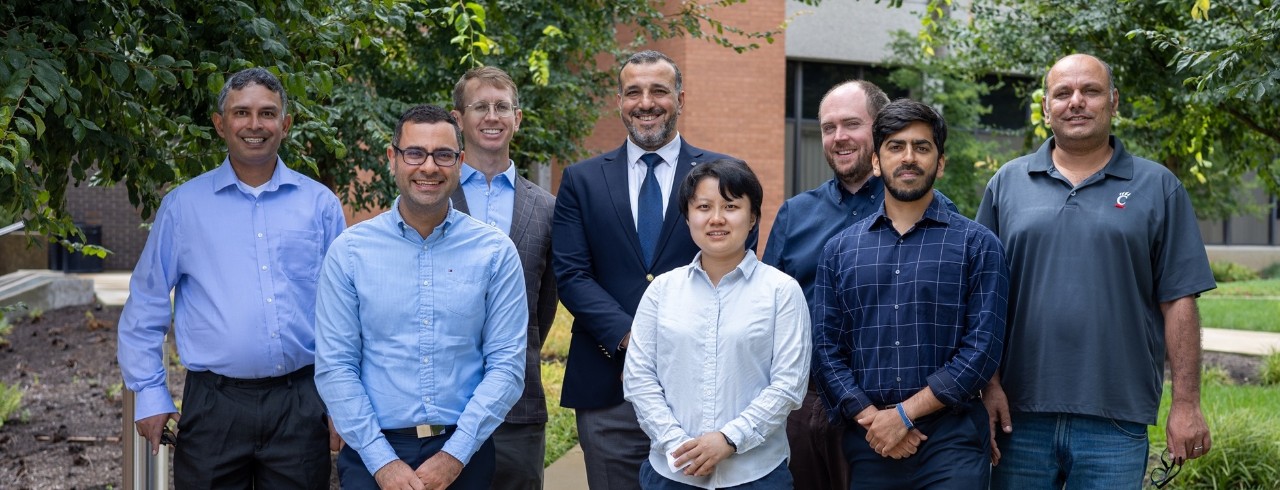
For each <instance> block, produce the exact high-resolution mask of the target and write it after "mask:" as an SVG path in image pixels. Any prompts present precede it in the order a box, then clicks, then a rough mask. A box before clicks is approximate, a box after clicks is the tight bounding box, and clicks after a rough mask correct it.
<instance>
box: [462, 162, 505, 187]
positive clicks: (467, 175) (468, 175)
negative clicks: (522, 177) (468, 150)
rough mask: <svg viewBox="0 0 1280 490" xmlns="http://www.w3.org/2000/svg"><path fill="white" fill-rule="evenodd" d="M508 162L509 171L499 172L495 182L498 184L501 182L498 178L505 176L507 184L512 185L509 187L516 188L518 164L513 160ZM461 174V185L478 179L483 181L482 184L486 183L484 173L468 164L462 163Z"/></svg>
mask: <svg viewBox="0 0 1280 490" xmlns="http://www.w3.org/2000/svg"><path fill="white" fill-rule="evenodd" d="M507 162H508V164H507V169H506V170H503V171H502V172H499V173H498V175H495V176H494V179H493V181H494V182H498V181H499V179H498V176H504V177H506V178H507V179H506V183H507V184H510V185H509V186H508V187H511V188H515V181H516V163H515V162H514V161H511V160H507ZM461 172H462V173H461V176H460V178H459V180H458V182H459V185H464V184H467V183H468V182H470V181H471V179H473V178H478V179H480V180H481V182H482V183H483V182H484V178H485V177H484V173H482V172H480V171H479V170H476V169H475V168H474V167H472V166H471V165H470V164H468V163H466V162H463V163H462V170H461ZM477 176H479V177H477Z"/></svg>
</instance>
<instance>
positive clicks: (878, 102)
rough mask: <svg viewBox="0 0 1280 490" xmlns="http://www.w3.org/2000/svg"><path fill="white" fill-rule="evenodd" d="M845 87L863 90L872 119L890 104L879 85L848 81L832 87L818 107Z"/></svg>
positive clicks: (823, 95) (864, 81) (823, 96)
mask: <svg viewBox="0 0 1280 490" xmlns="http://www.w3.org/2000/svg"><path fill="white" fill-rule="evenodd" d="M845 85H857V86H858V88H860V89H862V94H863V95H865V96H866V97H867V115H868V116H871V118H872V119H875V117H876V115H877V114H880V110H881V109H884V106H886V105H888V104H889V96H888V95H886V94H885V93H884V90H882V89H881V88H880V87H879V86H878V85H876V84H874V83H871V82H868V81H866V80H846V81H843V82H840V83H838V84H836V85H835V86H834V87H831V89H830V90H827V93H825V94H822V100H820V101H818V107H822V103H823V102H826V101H827V97H830V96H831V93H832V92H835V91H836V90H837V89H839V88H841V87H844V86H845Z"/></svg>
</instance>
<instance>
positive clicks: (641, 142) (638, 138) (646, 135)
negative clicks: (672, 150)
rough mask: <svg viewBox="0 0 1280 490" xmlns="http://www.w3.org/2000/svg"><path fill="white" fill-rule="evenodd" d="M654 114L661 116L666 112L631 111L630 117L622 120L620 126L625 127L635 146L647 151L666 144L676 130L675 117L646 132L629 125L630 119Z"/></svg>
mask: <svg viewBox="0 0 1280 490" xmlns="http://www.w3.org/2000/svg"><path fill="white" fill-rule="evenodd" d="M654 113H657V115H659V116H661V115H663V114H666V111H648V112H642V111H632V112H631V114H629V116H630V117H625V118H623V119H622V124H623V125H624V126H626V127H627V134H629V135H631V141H633V142H635V144H636V145H637V146H639V147H640V148H643V149H645V150H649V151H653V150H657V149H658V148H661V147H662V145H664V144H666V143H667V141H669V140H670V139H671V134H672V133H674V132H675V130H676V117H675V116H672V117H669V118H667V121H666V122H665V123H663V124H662V125H661V126H657V127H654V128H653V129H651V130H647V131H646V130H643V129H640V128H639V127H636V126H635V125H633V124H631V118H635V117H638V116H642V115H649V114H654Z"/></svg>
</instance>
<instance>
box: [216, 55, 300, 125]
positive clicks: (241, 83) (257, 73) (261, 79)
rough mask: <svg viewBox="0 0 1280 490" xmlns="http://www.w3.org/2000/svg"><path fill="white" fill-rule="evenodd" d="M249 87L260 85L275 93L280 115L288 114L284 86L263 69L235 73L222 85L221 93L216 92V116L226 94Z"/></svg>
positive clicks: (287, 96) (220, 109)
mask: <svg viewBox="0 0 1280 490" xmlns="http://www.w3.org/2000/svg"><path fill="white" fill-rule="evenodd" d="M249 85H261V86H263V87H265V88H266V89H267V90H270V91H272V92H275V93H276V95H279V96H280V115H282V116H283V115H285V114H288V113H289V94H287V93H285V91H284V85H282V84H280V79H279V78H276V76H275V75H272V74H271V72H269V71H267V70H266V69H265V68H256V67H255V68H246V69H244V70H240V71H238V72H235V74H233V75H231V78H228V79H227V81H226V82H225V83H223V84H222V91H221V92H218V114H222V109H223V106H224V105H226V103H227V94H229V93H231V91H232V90H240V89H242V88H245V87H246V86H249Z"/></svg>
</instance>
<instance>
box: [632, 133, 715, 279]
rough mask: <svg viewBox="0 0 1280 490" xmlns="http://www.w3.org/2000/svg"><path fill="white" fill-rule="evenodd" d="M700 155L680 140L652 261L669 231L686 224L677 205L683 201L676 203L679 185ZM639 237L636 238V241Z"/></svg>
mask: <svg viewBox="0 0 1280 490" xmlns="http://www.w3.org/2000/svg"><path fill="white" fill-rule="evenodd" d="M700 157H702V150H700V149H697V148H694V147H692V146H689V142H687V141H684V140H683V138H682V139H681V141H680V161H679V162H677V163H676V174H675V179H674V180H672V181H671V196H670V197H669V198H668V199H667V212H666V214H664V215H663V216H662V234H661V235H658V248H657V249H655V250H654V251H653V256H654V262H657V257H659V256H661V255H662V249H663V248H664V247H666V245H667V240H668V239H670V238H671V233H672V232H673V231H674V230H675V229H676V226H677V225H679V226H686V225H685V223H684V219H683V218H682V217H681V214H680V208H679V206H683V205H684V203H678V202H676V201H678V200H680V186H681V185H683V184H684V179H685V177H687V176H689V171H690V170H693V164H694V159H696V158H700ZM639 242H640V239H639V238H636V243H639Z"/></svg>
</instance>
